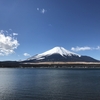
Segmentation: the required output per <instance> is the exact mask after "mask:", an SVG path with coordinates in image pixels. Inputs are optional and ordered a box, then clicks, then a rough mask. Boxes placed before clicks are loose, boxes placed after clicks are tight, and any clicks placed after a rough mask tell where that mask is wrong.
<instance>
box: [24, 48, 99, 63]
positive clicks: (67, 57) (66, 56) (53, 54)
mask: <svg viewBox="0 0 100 100" xmlns="http://www.w3.org/2000/svg"><path fill="white" fill-rule="evenodd" d="M56 61H57V62H98V60H96V59H94V58H92V57H89V56H82V55H79V54H76V53H73V52H70V51H68V50H66V49H65V48H63V47H54V48H52V49H50V50H48V51H46V52H44V53H41V54H37V55H35V56H32V57H30V58H28V59H27V60H25V62H56Z"/></svg>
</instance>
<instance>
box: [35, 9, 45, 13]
mask: <svg viewBox="0 0 100 100" xmlns="http://www.w3.org/2000/svg"><path fill="white" fill-rule="evenodd" d="M36 9H37V11H39V12H40V13H42V14H44V13H46V12H47V10H45V9H44V8H43V9H40V8H36Z"/></svg>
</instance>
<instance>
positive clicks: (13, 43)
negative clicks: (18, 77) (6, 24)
mask: <svg viewBox="0 0 100 100" xmlns="http://www.w3.org/2000/svg"><path fill="white" fill-rule="evenodd" d="M5 33H6V31H4V30H0V56H5V55H9V54H12V53H14V50H15V49H17V47H18V46H19V43H18V41H17V39H15V38H14V37H13V36H11V35H5Z"/></svg>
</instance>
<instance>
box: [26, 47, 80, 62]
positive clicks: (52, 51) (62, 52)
mask: <svg viewBox="0 0 100 100" xmlns="http://www.w3.org/2000/svg"><path fill="white" fill-rule="evenodd" d="M53 54H60V55H61V56H63V57H64V56H78V57H81V55H79V54H76V53H73V52H70V51H68V50H66V49H64V48H63V47H54V48H53V49H50V50H48V51H46V52H44V53H41V54H38V55H35V56H33V57H31V58H28V59H27V60H33V59H36V60H41V59H44V58H45V56H50V55H53Z"/></svg>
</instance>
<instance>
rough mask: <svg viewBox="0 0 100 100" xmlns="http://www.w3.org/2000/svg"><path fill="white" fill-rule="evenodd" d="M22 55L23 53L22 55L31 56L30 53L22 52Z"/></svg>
mask: <svg viewBox="0 0 100 100" xmlns="http://www.w3.org/2000/svg"><path fill="white" fill-rule="evenodd" d="M23 55H24V56H29V57H30V56H31V55H30V54H28V53H24V54H23Z"/></svg>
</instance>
